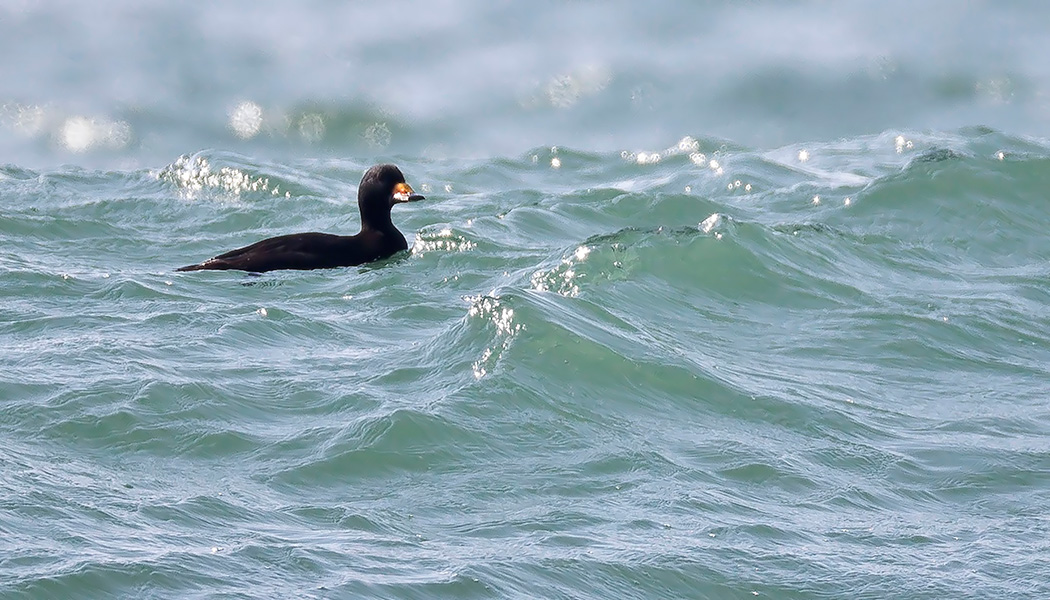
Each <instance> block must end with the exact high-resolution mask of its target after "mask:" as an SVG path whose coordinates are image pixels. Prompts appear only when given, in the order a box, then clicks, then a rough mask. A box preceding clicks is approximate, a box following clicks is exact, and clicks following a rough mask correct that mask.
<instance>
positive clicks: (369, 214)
mask: <svg viewBox="0 0 1050 600" xmlns="http://www.w3.org/2000/svg"><path fill="white" fill-rule="evenodd" d="M357 206H358V209H359V210H360V211H361V229H362V230H372V231H386V230H388V229H393V228H394V223H393V222H392V221H391V220H390V209H389V208H387V207H384V206H378V207H377V206H375V205H371V206H369V205H366V204H364V203H363V202H358V204H357Z"/></svg>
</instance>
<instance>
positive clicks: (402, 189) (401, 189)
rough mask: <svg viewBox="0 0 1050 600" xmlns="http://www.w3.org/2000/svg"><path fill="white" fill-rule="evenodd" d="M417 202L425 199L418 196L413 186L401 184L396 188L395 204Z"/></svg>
mask: <svg viewBox="0 0 1050 600" xmlns="http://www.w3.org/2000/svg"><path fill="white" fill-rule="evenodd" d="M417 200H424V198H423V196H421V195H419V194H417V193H416V192H415V191H414V190H413V189H412V186H410V185H408V184H407V183H399V184H397V185H395V186H394V202H415V201H417Z"/></svg>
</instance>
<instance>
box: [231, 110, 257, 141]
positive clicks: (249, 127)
mask: <svg viewBox="0 0 1050 600" xmlns="http://www.w3.org/2000/svg"><path fill="white" fill-rule="evenodd" d="M262 122H263V117H262V107H261V106H259V105H258V104H256V103H254V102H251V101H245V102H241V103H240V104H238V105H237V107H236V108H234V109H233V111H232V112H231V113H230V129H233V133H234V134H236V135H237V137H239V138H241V139H245V140H247V139H250V138H253V137H255V136H256V135H257V134H258V133H259V130H260V129H261V128H262Z"/></svg>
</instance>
